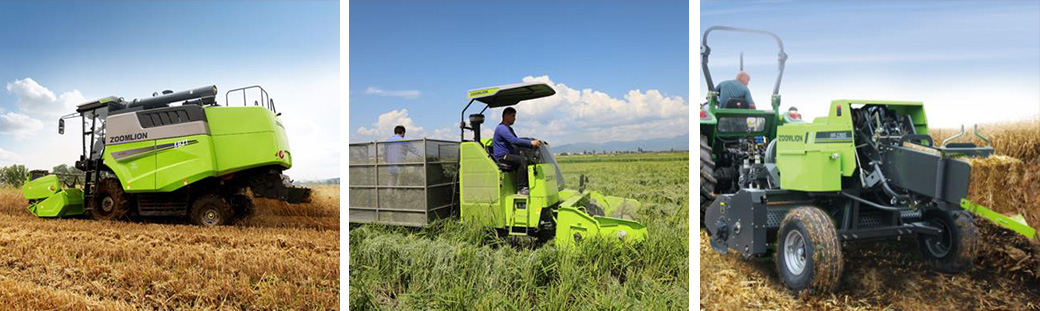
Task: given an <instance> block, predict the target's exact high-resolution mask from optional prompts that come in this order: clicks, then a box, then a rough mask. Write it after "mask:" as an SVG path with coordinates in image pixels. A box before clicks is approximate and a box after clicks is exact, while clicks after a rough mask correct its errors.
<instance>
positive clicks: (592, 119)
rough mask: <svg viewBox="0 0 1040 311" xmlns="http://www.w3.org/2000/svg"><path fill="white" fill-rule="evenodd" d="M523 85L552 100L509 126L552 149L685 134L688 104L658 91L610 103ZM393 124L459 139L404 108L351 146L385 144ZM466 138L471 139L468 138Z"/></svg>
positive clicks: (490, 124) (531, 106)
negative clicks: (547, 94)
mask: <svg viewBox="0 0 1040 311" xmlns="http://www.w3.org/2000/svg"><path fill="white" fill-rule="evenodd" d="M523 82H524V83H531V82H544V83H546V84H549V85H550V86H552V87H553V89H555V90H556V95H554V96H550V97H545V98H539V99H534V100H529V101H524V102H522V103H520V104H519V105H516V106H513V107H515V108H516V110H517V122H516V124H515V125H514V126H513V129H514V130H516V132H517V134H518V135H520V136H522V137H535V138H538V139H542V140H545V141H548V142H551V143H553V144H556V145H560V144H569V143H575V142H607V141H632V140H639V139H651V138H670V137H675V136H679V135H684V134H689V132H690V128H689V118H690V105H689V103H687V102H686V100H685V99H684V98H683V97H681V96H667V95H664V94H662V93H661V92H660V91H658V90H647V91H641V90H631V91H628V92H627V93H626V94H625V95H624V97H622V98H615V97H611V96H610V95H609V94H607V93H604V92H600V91H596V90H593V89H581V90H579V89H574V88H571V87H569V86H567V85H565V84H563V83H556V82H554V81H552V79H550V78H549V76H539V77H532V76H528V77H524V78H523ZM501 114H502V109H489V110H488V111H486V112H485V113H484V115H485V118H486V121H485V123H484V125H483V126H482V128H481V137H483V138H488V137H491V135H492V133H493V130H494V127H495V126H496V125H497V124H498V123H500V122H501V120H502V116H501ZM396 125H404V126H405V127H406V128H407V129H408V134H407V137H408V138H421V137H427V138H435V139H446V140H458V139H459V136H458V135H459V129H458V125H457V124H454V123H450V124H448V125H446V126H444V127H437V128H435V129H434V130H433V131H432V133H430V132H428V131H426V130H425V128H423V127H421V126H417V125H416V124H415V122H414V120H412V118H411V117H409V116H408V110H407V109H401V110H392V111H389V112H387V113H384V114H381V115H379V118H378V120H377V121H376V122H375V123H373V124H372V126H371V127H364V126H362V127H360V128H358V129H357V135H352V136H351V140H352V141H354V142H361V141H372V140H385V139H387V138H388V137H390V136H391V135H393V128H394V126H396ZM467 137H471V136H470V134H467Z"/></svg>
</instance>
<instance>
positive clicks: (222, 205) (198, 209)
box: [189, 193, 234, 227]
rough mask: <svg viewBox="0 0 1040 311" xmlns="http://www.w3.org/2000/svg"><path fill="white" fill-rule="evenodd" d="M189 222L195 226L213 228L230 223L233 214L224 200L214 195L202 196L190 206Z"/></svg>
mask: <svg viewBox="0 0 1040 311" xmlns="http://www.w3.org/2000/svg"><path fill="white" fill-rule="evenodd" d="M189 215H190V216H191V222H192V223H193V224H196V225H200V226H205V227H213V226H221V225H226V224H228V223H230V222H231V220H232V217H234V212H232V210H231V206H230V205H228V204H227V202H225V201H224V198H222V197H220V196H219V195H216V194H212V193H211V194H204V195H202V196H201V197H199V198H198V199H195V203H193V204H192V205H191V211H190V212H189Z"/></svg>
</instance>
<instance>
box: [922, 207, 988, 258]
mask: <svg viewBox="0 0 1040 311" xmlns="http://www.w3.org/2000/svg"><path fill="white" fill-rule="evenodd" d="M925 220H926V221H928V223H930V224H931V225H933V226H936V227H938V228H939V229H940V230H942V232H941V233H940V234H939V235H938V236H932V235H923V236H920V237H918V239H917V245H918V246H919V248H920V249H921V256H922V257H924V259H925V260H926V261H928V264H929V265H930V266H932V268H934V269H935V270H937V271H939V272H942V273H951V274H952V273H960V272H961V271H964V270H967V269H968V268H970V267H971V265H972V262H974V261H975V257H976V256H977V255H978V245H977V243H978V229H977V228H976V227H975V220H974V219H973V218H972V217H971V214H968V213H967V212H965V211H957V212H944V211H939V210H935V211H931V212H930V213H926V214H925Z"/></svg>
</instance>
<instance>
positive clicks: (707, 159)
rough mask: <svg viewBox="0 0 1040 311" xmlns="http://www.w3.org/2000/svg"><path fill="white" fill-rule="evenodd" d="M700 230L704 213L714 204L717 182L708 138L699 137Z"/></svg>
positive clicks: (702, 225) (702, 226)
mask: <svg viewBox="0 0 1040 311" xmlns="http://www.w3.org/2000/svg"><path fill="white" fill-rule="evenodd" d="M700 156H701V170H700V172H701V228H704V211H705V210H706V209H707V208H708V206H709V205H711V203H712V202H715V184H717V183H718V180H717V179H715V176H713V175H712V174H713V172H715V161H712V160H711V144H710V143H708V136H704V135H701V150H700Z"/></svg>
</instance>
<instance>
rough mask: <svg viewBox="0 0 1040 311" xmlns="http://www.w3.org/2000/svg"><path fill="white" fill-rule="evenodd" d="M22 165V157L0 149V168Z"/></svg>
mask: <svg viewBox="0 0 1040 311" xmlns="http://www.w3.org/2000/svg"><path fill="white" fill-rule="evenodd" d="M20 163H22V157H21V156H19V155H18V154H17V153H14V152H10V151H7V150H4V149H3V148H0V166H8V165H11V164H20Z"/></svg>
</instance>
